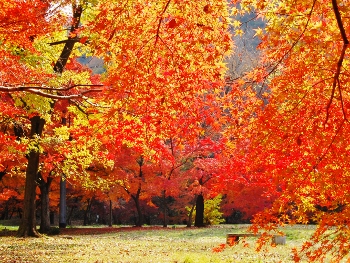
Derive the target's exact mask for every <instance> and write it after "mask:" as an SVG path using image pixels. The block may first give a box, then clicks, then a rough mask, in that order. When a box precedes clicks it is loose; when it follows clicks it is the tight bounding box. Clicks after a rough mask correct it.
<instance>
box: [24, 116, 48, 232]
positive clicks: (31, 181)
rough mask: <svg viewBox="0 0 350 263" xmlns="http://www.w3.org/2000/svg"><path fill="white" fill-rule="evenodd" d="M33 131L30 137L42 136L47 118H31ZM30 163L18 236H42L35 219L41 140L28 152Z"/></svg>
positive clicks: (27, 170)
mask: <svg viewBox="0 0 350 263" xmlns="http://www.w3.org/2000/svg"><path fill="white" fill-rule="evenodd" d="M30 122H31V131H30V138H31V139H34V137H35V135H37V136H39V137H40V136H41V134H42V131H43V128H44V125H45V120H44V119H42V118H40V116H34V117H32V118H31V119H30ZM27 158H28V164H27V169H26V182H25V190H24V201H23V208H24V211H23V217H22V222H21V224H20V226H19V228H18V232H17V236H18V237H27V236H32V237H38V236H40V235H39V233H38V231H37V230H36V220H35V210H36V206H35V198H36V192H35V190H36V186H37V185H36V181H37V179H38V168H39V142H36V143H35V147H33V148H32V149H31V150H30V152H29V154H28V157H27Z"/></svg>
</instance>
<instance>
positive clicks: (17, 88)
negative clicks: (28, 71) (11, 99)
mask: <svg viewBox="0 0 350 263" xmlns="http://www.w3.org/2000/svg"><path fill="white" fill-rule="evenodd" d="M78 86H88V87H94V86H103V85H72V86H70V87H67V88H65V89H57V88H50V87H47V86H0V91H4V92H8V93H11V92H16V91H26V92H30V93H33V94H37V95H39V96H43V97H45V98H51V99H60V100H70V99H77V98H84V97H85V96H84V95H85V94H87V93H90V92H101V91H102V89H90V90H83V91H80V92H79V93H78V94H71V95H60V94H52V93H47V92H44V91H43V90H51V91H67V90H70V89H72V88H74V87H78Z"/></svg>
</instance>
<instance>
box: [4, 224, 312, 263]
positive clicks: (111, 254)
mask: <svg viewBox="0 0 350 263" xmlns="http://www.w3.org/2000/svg"><path fill="white" fill-rule="evenodd" d="M115 228H121V227H120V226H119V227H118V226H116V227H115ZM245 228H247V226H246V225H234V226H233V225H231V226H220V227H213V228H202V229H195V228H192V229H187V228H185V227H176V228H167V229H156V230H155V229H152V228H147V227H145V228H144V229H143V230H135V229H132V228H131V229H130V231H129V230H127V231H126V230H125V231H120V232H110V233H105V234H95V235H89V234H87V233H85V234H84V235H69V234H68V233H69V232H67V234H61V235H58V236H49V237H47V236H44V237H42V238H29V239H23V238H15V237H0V239H1V242H0V262H95V263H96V262H123V263H124V262H162V263H163V262H172V263H175V262H178V263H179V262H184V263H185V262H186V263H192V262H198V263H205V262H218V263H221V262H264V263H265V262H286V263H288V262H293V261H292V253H291V248H292V247H300V246H301V245H302V242H303V241H305V240H306V239H307V238H309V237H310V236H311V233H312V230H313V229H314V227H307V228H306V227H299V226H294V227H286V228H285V232H286V234H287V244H286V245H281V246H277V247H270V248H269V250H267V251H265V250H264V251H262V252H260V253H257V252H256V251H255V247H256V244H255V241H256V238H247V239H245V240H244V241H241V242H240V243H239V244H237V245H235V246H233V247H228V248H226V249H225V250H223V251H222V252H220V253H214V252H213V248H215V247H217V246H218V245H220V244H224V243H225V242H226V234H227V233H242V232H244V230H245ZM305 262H306V261H305Z"/></svg>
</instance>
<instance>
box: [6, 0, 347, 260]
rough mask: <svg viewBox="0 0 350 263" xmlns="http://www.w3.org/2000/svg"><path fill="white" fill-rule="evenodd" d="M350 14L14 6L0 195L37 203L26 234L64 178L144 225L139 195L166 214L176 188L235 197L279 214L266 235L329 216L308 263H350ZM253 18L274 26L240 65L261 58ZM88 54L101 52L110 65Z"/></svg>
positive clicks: (179, 194) (187, 193) (282, 2)
mask: <svg viewBox="0 0 350 263" xmlns="http://www.w3.org/2000/svg"><path fill="white" fill-rule="evenodd" d="M349 8H350V7H349V4H348V3H347V2H346V1H341V0H332V1H331V2H326V1H316V0H310V1H307V0H297V1H289V0H273V1H267V0H241V1H238V0H237V1H230V2H228V1H221V0H217V1H211V2H208V1H190V0H161V1H143V0H142V1H141V0H133V1H131V0H125V1H119V0H101V1H95V0H81V1H73V0H66V1H57V0H52V1H50V0H33V1H22V0H11V1H6V3H5V2H3V3H0V42H1V45H0V54H1V57H2V59H1V61H0V96H1V100H0V109H1V110H0V152H1V155H0V180H1V182H2V186H1V191H2V192H1V194H0V197H1V199H6V198H10V197H11V196H13V195H15V194H17V195H18V197H20V198H22V199H23V200H24V204H25V206H24V207H25V211H24V219H23V223H22V224H21V227H20V231H19V235H20V236H27V235H29V236H31V235H34V236H35V235H37V233H36V230H35V222H34V221H35V220H34V216H35V200H36V185H37V184H38V185H40V189H41V192H40V193H41V195H43V193H44V192H45V187H46V188H50V186H51V183H52V182H53V184H55V180H56V179H55V178H59V177H60V176H61V175H62V174H64V176H65V178H67V180H71V181H72V182H74V184H75V187H76V189H79V191H88V192H89V194H90V193H93V192H94V191H95V193H97V192H98V194H97V195H98V196H100V197H101V199H103V198H109V199H110V200H111V202H112V199H113V200H114V201H115V202H116V199H118V198H120V197H123V198H125V199H128V198H131V199H133V200H134V201H135V205H136V207H137V210H138V213H139V216H140V218H139V219H140V220H141V219H142V218H141V214H142V211H139V210H141V207H140V201H144V200H145V201H147V202H148V203H149V204H152V205H154V203H153V201H154V200H153V199H152V198H153V197H155V196H156V197H159V200H162V201H161V203H162V204H161V205H160V206H162V207H163V212H164V220H166V215H165V214H166V211H167V207H168V206H169V200H168V199H167V198H168V197H169V198H170V197H171V198H175V199H176V198H177V199H178V200H180V199H183V200H187V201H186V202H188V203H189V205H190V206H191V204H192V203H194V202H193V200H192V199H194V198H197V201H198V200H202V201H201V202H202V203H203V202H204V200H203V197H204V198H213V197H215V196H217V195H218V194H222V196H223V199H224V201H225V202H226V203H225V206H226V207H227V208H232V207H236V208H239V209H245V208H246V209H247V210H246V212H247V213H248V214H255V213H257V212H258V211H262V210H263V209H264V208H268V209H266V210H264V211H263V212H261V213H257V214H256V216H255V217H254V222H255V223H256V224H255V225H254V226H253V227H252V230H253V231H260V228H265V229H268V230H276V229H277V227H278V226H280V225H283V224H286V223H289V224H295V223H310V222H316V223H317V224H318V229H317V231H316V232H315V235H314V236H313V238H312V240H311V242H307V243H305V246H304V247H303V249H302V251H300V253H299V254H298V252H296V254H295V260H296V261H298V259H299V256H300V255H301V254H305V255H306V256H307V257H308V258H309V260H311V261H320V260H324V258H325V255H326V254H327V253H328V252H331V253H333V255H334V259H335V260H338V261H339V260H341V259H342V258H343V257H344V256H345V255H346V254H347V253H348V252H349V249H348V247H349V241H348V240H349V234H348V231H347V229H348V227H349V220H348V217H349V213H350V212H349V211H350V210H349V207H348V203H349V195H348V179H349V178H348V176H349V173H348V169H347V168H348V165H349V161H348V151H349V147H348V146H347V143H348V141H349V139H350V138H349V134H350V133H349V130H348V129H349V120H348V114H349V109H350V107H349V105H350V101H349V95H348V92H349V91H348V89H349V88H350V87H348V86H349V80H348V78H349V74H348V69H347V68H348V63H349V54H348V46H349V39H348V37H349V36H348V35H349V30H350V21H349V17H348V13H349ZM250 21H259V24H258V25H259V26H261V27H257V28H254V32H255V33H254V36H253V38H254V39H252V40H250V41H252V43H254V45H253V46H255V43H257V42H258V43H259V44H258V46H257V48H258V52H257V53H254V54H256V58H254V59H255V60H256V61H254V62H250V63H248V64H249V65H248V64H247V65H243V66H239V67H238V66H237V67H236V69H238V68H239V69H241V70H240V71H239V72H238V70H236V72H231V73H230V72H228V71H227V66H226V63H225V61H228V56H229V55H231V58H230V59H236V60H237V63H247V62H244V56H243V55H242V54H240V53H239V52H240V49H239V48H234V43H233V40H232V39H233V36H234V37H235V38H234V39H237V38H239V37H240V36H242V35H244V30H245V28H246V26H247V25H249V23H250ZM248 41H249V40H248ZM237 43H238V42H237ZM232 50H235V51H236V53H234V54H231V53H232ZM81 57H84V59H90V58H91V59H98V60H99V61H102V62H101V63H103V67H104V69H103V70H101V71H99V72H101V74H95V73H94V72H93V70H91V69H90V68H88V67H86V66H85V65H82V64H80V63H79V61H82V60H81ZM79 58H80V60H79ZM250 59H252V57H251V56H250ZM242 61H243V62H242ZM232 65H233V64H232ZM228 74H231V75H228ZM16 183H19V184H20V185H21V187H20V188H18V187H15V184H16ZM23 188H25V189H23ZM47 195H48V194H47ZM246 196H249V198H245V197H246ZM89 198H90V195H89ZM256 199H259V202H255V200H256ZM89 200H90V201H91V200H92V199H89ZM90 205H91V202H90ZM248 206H249V209H248V208H247V207H248ZM183 208H185V206H184V207H183ZM202 210H203V209H202ZM192 212H193V209H192ZM196 213H197V214H198V210H197V211H196ZM197 214H196V217H197ZM190 217H191V216H190ZM140 222H141V221H139V223H140ZM164 224H166V222H165V223H164ZM28 225H29V227H27V226H28ZM326 230H329V231H333V232H332V233H333V234H335V235H334V237H333V236H332V237H330V236H329V232H326ZM320 243H321V246H318V244H320Z"/></svg>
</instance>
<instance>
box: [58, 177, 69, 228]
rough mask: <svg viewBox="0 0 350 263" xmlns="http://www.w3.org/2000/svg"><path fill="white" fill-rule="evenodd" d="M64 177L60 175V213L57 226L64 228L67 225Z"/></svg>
mask: <svg viewBox="0 0 350 263" xmlns="http://www.w3.org/2000/svg"><path fill="white" fill-rule="evenodd" d="M66 180H67V179H66V177H65V175H64V174H62V175H61V181H60V213H59V227H60V228H66V226H67V186H66V183H67V182H66Z"/></svg>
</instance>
